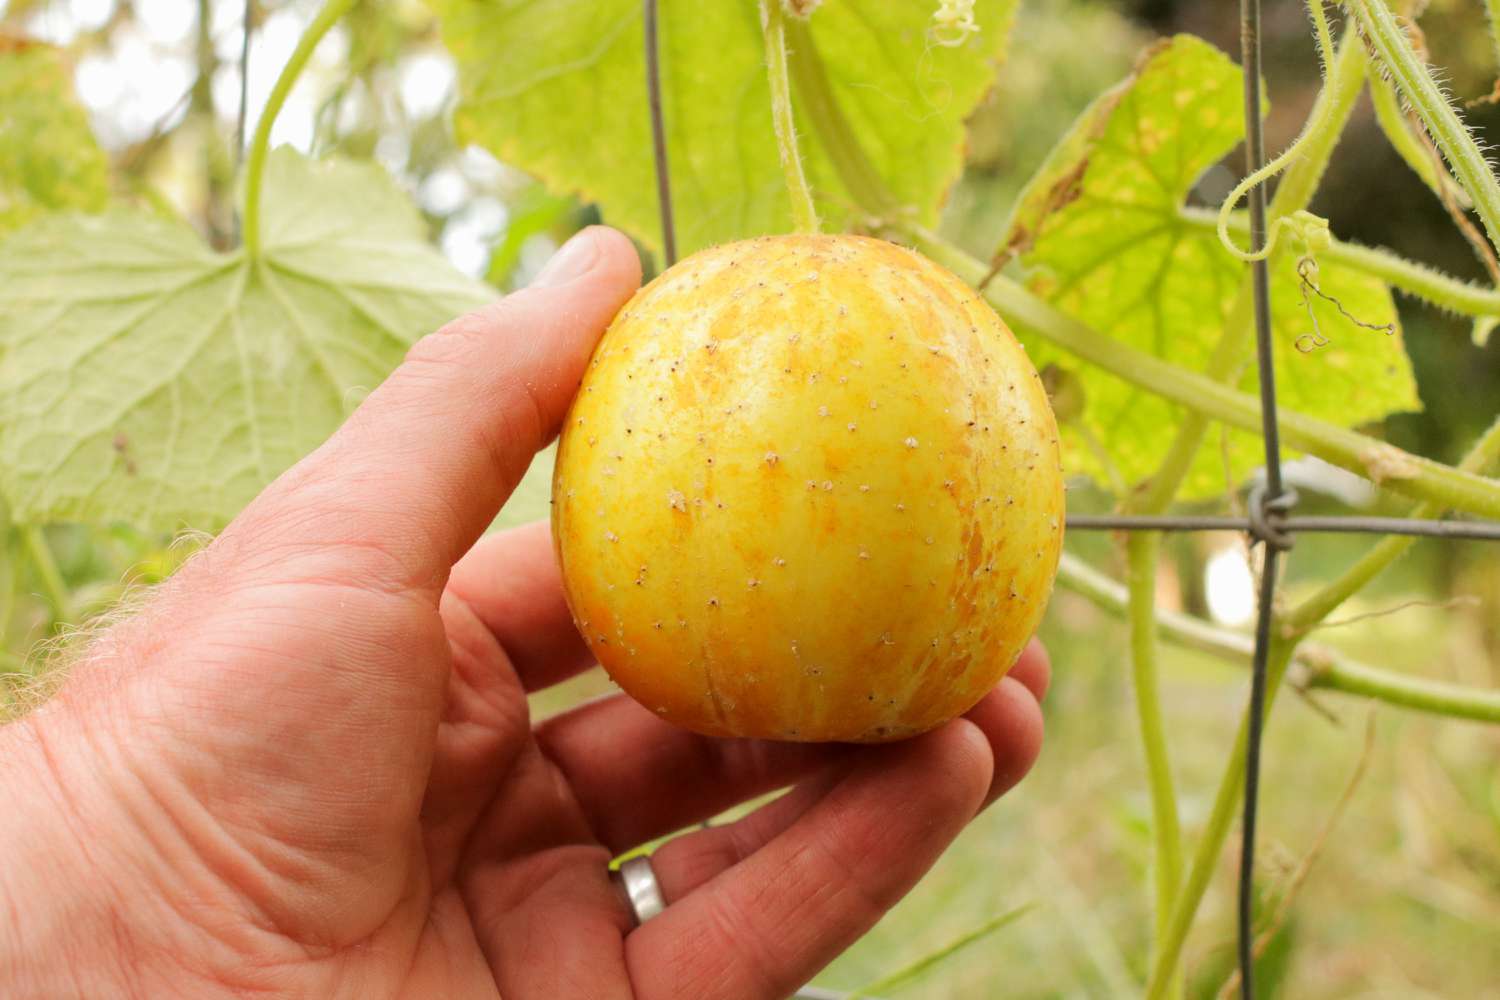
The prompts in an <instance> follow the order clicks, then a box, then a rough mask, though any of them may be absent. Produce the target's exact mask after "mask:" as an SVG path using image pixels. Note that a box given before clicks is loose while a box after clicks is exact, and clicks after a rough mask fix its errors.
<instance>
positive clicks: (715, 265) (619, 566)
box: [552, 235, 1063, 742]
mask: <svg viewBox="0 0 1500 1000" xmlns="http://www.w3.org/2000/svg"><path fill="white" fill-rule="evenodd" d="M552 492H553V515H552V526H553V538H554V543H555V545H556V548H557V553H558V559H559V562H560V565H561V566H562V572H563V580H564V588H565V590H566V593H567V599H568V603H569V606H570V608H571V609H572V612H573V617H574V620H575V622H576V623H577V625H578V627H579V630H580V631H581V632H582V634H583V636H584V638H585V639H586V640H587V642H588V644H589V646H590V648H591V649H592V650H593V652H594V654H595V656H596V657H597V658H598V659H599V662H600V663H601V664H603V666H604V668H605V669H606V670H607V671H608V672H609V674H610V676H611V677H612V678H613V679H614V680H615V681H616V683H618V684H619V685H620V686H621V687H622V688H624V689H625V691H626V692H627V693H629V694H630V695H631V696H632V697H634V698H635V699H636V700H637V701H639V702H640V703H641V704H643V705H645V706H646V707H648V708H650V709H652V710H653V711H655V712H657V713H658V714H660V715H661V716H662V717H663V718H665V719H667V720H669V721H671V722H674V723H676V724H678V725H681V726H684V727H686V728H688V729H692V730H696V731H698V732H701V733H707V734H709V735H714V736H754V737H762V738H770V739H783V740H802V741H814V740H817V741H822V740H839V741H856V742H879V741H886V740H894V739H900V738H903V737H907V736H911V735H914V734H916V733H919V732H922V731H924V730H927V729H931V728H932V727H934V726H937V725H940V724H941V723H943V722H945V721H946V720H948V719H950V718H952V717H954V716H956V715H959V714H961V713H962V712H964V711H966V710H967V709H968V708H970V707H971V706H973V705H974V703H975V702H977V701H978V700H979V699H980V698H981V697H982V696H983V695H984V694H985V692H987V691H988V690H989V689H990V688H991V687H993V686H994V685H995V684H996V682H997V681H998V680H999V679H1000V677H1001V676H1002V675H1003V674H1004V673H1005V671H1006V670H1008V669H1009V668H1010V666H1011V664H1012V663H1014V662H1015V659H1016V657H1017V656H1018V655H1019V654H1020V651H1021V648H1022V647H1023V646H1024V645H1025V643H1026V641H1027V639H1028V638H1029V637H1030V636H1031V634H1032V632H1033V631H1034V629H1035V628H1036V625H1037V623H1038V621H1039V620H1040V618H1041V616H1042V612H1043V610H1044V608H1045V606H1046V602H1047V598H1048V596H1049V594H1050V592H1051V588H1052V580H1053V576H1054V574H1055V573H1056V569H1057V560H1058V556H1059V553H1060V551H1061V547H1062V533H1063V532H1062V520H1063V478H1062V469H1061V463H1060V455H1059V450H1058V438H1057V425H1056V422H1055V421H1054V419H1053V416H1052V411H1051V409H1050V408H1049V406H1048V404H1047V397H1046V394H1045V392H1044V390H1043V388H1042V384H1041V380H1040V378H1039V377H1038V375H1037V373H1036V370H1035V368H1034V367H1033V366H1032V364H1031V362H1030V361H1029V360H1028V359H1027V357H1026V354H1025V351H1024V349H1023V348H1022V347H1021V345H1020V344H1019V343H1018V342H1017V341H1016V339H1015V337H1014V336H1013V335H1012V334H1011V332H1010V330H1009V329H1007V328H1006V326H1005V324H1004V323H1003V322H1001V320H1000V318H999V317H998V316H996V315H995V313H994V311H993V310H992V309H991V308H990V307H989V305H988V304H986V303H985V302H984V301H983V300H982V299H980V298H979V297H978V296H977V295H975V293H974V292H973V290H972V289H970V288H969V287H968V286H967V285H965V284H964V283H963V282H962V281H960V280H959V279H958V278H957V277H956V276H955V275H953V274H952V273H951V272H949V271H947V270H945V269H943V268H941V267H939V266H938V265H936V264H934V263H932V262H931V261H928V260H926V259H925V258H923V257H921V256H919V255H918V254H915V253H913V252H911V251H909V250H906V249H904V248H902V247H898V246H896V245H894V244H891V243H886V242H883V241H881V240H875V239H869V238H866V237H859V236H813V235H793V236H772V237H763V238H760V239H753V240H746V241H743V242H739V243H731V244H726V245H723V246H718V247H713V248H711V249H708V250H704V251H702V252H700V253H697V254H695V255H693V256H692V257H689V258H687V259H686V260H684V261H682V262H680V263H679V264H677V265H676V266H675V267H673V268H671V269H669V270H668V271H666V272H665V273H664V274H662V275H661V276H660V277H658V278H657V279H656V280H654V281H652V282H651V283H650V284H648V285H647V286H646V287H644V288H642V289H641V290H640V291H639V292H638V293H637V294H636V295H635V297H634V298H633V299H632V300H631V301H630V302H629V303H628V304H627V305H626V306H625V308H624V309H623V310H621V312H620V314H619V315H618V316H617V317H616V318H615V320H614V322H613V323H612V324H611V325H610V328H609V330H608V331H607V332H606V333H605V335H604V338H603V339H602V340H601V341H600V343H599V346H598V348H597V349H596V350H595V352H594V356H593V358H592V360H591V361H590V363H589V366H588V368H587V370H586V372H585V375H584V379H583V384H582V386H581V388H580V391H579V394H578V397H577V399H576V400H575V401H574V403H573V406H572V409H571V411H570V412H569V414H568V417H567V421H566V423H565V424H564V427H563V432H562V438H561V442H560V445H559V451H558V457H557V464H556V471H555V473H554V477H553V487H552Z"/></svg>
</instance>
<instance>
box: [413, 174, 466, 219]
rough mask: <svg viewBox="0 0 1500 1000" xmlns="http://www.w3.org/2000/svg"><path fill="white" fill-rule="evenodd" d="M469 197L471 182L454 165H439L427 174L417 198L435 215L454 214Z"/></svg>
mask: <svg viewBox="0 0 1500 1000" xmlns="http://www.w3.org/2000/svg"><path fill="white" fill-rule="evenodd" d="M468 197H469V182H468V181H467V180H465V179H464V175H463V174H461V173H459V172H458V171H457V170H454V169H453V168H452V167H439V168H438V169H437V170H434V171H433V172H432V173H430V174H428V175H427V179H426V180H425V181H423V182H422V189H421V190H420V191H418V192H417V199H418V200H419V201H420V202H421V203H422V207H423V208H424V209H426V210H427V211H429V212H431V213H432V214H433V215H452V214H453V213H454V212H456V211H458V209H459V208H460V207H462V205H463V203H464V201H465V200H466V199H467V198H468Z"/></svg>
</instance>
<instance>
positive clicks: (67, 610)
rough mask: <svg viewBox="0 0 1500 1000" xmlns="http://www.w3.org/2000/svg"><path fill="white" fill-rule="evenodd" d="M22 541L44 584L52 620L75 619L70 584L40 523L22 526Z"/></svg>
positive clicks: (55, 621) (64, 620)
mask: <svg viewBox="0 0 1500 1000" xmlns="http://www.w3.org/2000/svg"><path fill="white" fill-rule="evenodd" d="M21 542H22V544H24V545H25V546H26V554H27V556H28V557H30V559H31V565H32V566H33V567H35V568H36V575H37V578H38V579H39V580H40V581H41V584H42V593H43V596H45V597H46V598H47V603H48V604H49V605H50V606H51V608H52V620H53V623H54V624H56V623H58V622H64V623H66V622H71V621H72V620H73V599H72V597H71V595H70V594H69V592H68V585H67V583H66V582H64V580H63V576H62V572H61V571H59V570H58V568H57V560H56V559H54V558H53V556H52V547H51V546H50V545H48V544H47V535H46V534H45V532H44V531H43V530H42V528H41V527H40V526H39V525H35V524H28V525H24V526H22V527H21Z"/></svg>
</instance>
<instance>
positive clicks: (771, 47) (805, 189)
mask: <svg viewBox="0 0 1500 1000" xmlns="http://www.w3.org/2000/svg"><path fill="white" fill-rule="evenodd" d="M760 26H761V33H762V35H763V37H764V38H765V43H766V75H767V77H768V79H769V80H770V84H771V124H772V125H773V126H774V127H775V129H776V149H777V152H778V153H779V154H780V155H781V171H782V173H783V174H785V175H786V193H787V197H788V198H790V199H791V203H792V228H793V229H795V230H796V231H797V232H799V233H816V232H817V231H818V209H817V206H816V205H814V204H813V196H812V188H810V187H809V186H808V184H807V174H806V173H804V172H803V170H802V153H801V151H799V150H798V149H797V120H796V117H795V116H794V115H793V114H792V85H791V81H790V80H789V79H788V77H787V56H786V12H785V11H784V10H782V9H781V0H760Z"/></svg>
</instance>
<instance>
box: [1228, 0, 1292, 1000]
mask: <svg viewBox="0 0 1500 1000" xmlns="http://www.w3.org/2000/svg"><path fill="white" fill-rule="evenodd" d="M1260 31H1261V19H1260V0H1240V64H1241V67H1242V69H1243V70H1244V84H1245V169H1246V171H1247V172H1249V173H1254V172H1255V171H1257V170H1259V169H1260V167H1261V164H1262V163H1264V162H1265V153H1266V151H1265V134H1264V131H1263V129H1262V126H1261V108H1260V88H1261V79H1260V69H1261V66H1260V64H1261V57H1260V53H1261V37H1260ZM1265 242H1266V189H1265V186H1264V185H1257V186H1256V187H1255V188H1253V189H1252V190H1251V192H1250V247H1251V251H1252V252H1257V251H1259V250H1260V249H1261V248H1262V247H1264V246H1265ZM1267 263H1268V262H1267V261H1265V260H1258V261H1255V262H1254V263H1253V264H1251V265H1250V266H1251V275H1252V282H1253V284H1252V290H1253V293H1254V299H1253V301H1254V305H1255V356H1256V361H1257V363H1258V365H1259V373H1258V374H1259V381H1260V406H1261V428H1262V433H1263V436H1264V439H1265V447H1266V457H1265V462H1266V488H1265V490H1264V492H1262V493H1260V495H1259V496H1258V498H1257V499H1258V500H1259V502H1260V503H1261V504H1263V505H1268V504H1270V503H1274V502H1275V501H1276V500H1278V499H1279V498H1280V497H1281V496H1282V489H1283V487H1282V479H1281V440H1280V428H1279V426H1278V423H1277V419H1276V371H1275V368H1274V367H1273V358H1272V350H1271V289H1270V273H1269V268H1268V266H1267ZM1265 509H1266V508H1265V507H1264V506H1263V507H1262V508H1261V510H1262V512H1264V510H1265ZM1262 524H1264V518H1262ZM1278 535H1279V533H1277V534H1272V533H1262V535H1261V537H1260V541H1261V542H1263V543H1264V545H1265V559H1264V563H1263V566H1262V569H1261V578H1260V593H1259V598H1260V602H1259V606H1258V608H1257V610H1256V619H1255V656H1254V660H1253V663H1252V672H1251V680H1250V706H1249V712H1248V724H1247V728H1248V733H1247V737H1248V739H1247V743H1246V748H1245V806H1244V818H1243V823H1242V829H1243V833H1242V837H1241V840H1240V872H1239V964H1240V995H1241V997H1243V998H1244V1000H1253V998H1254V996H1255V985H1254V964H1255V954H1254V951H1255V927H1254V923H1253V918H1254V913H1253V910H1254V903H1255V821H1256V805H1257V802H1258V800H1259V796H1260V742H1261V729H1262V727H1263V725H1264V716H1265V699H1266V666H1267V660H1268V658H1269V652H1270V644H1271V605H1272V600H1273V598H1274V597H1275V593H1276V570H1277V562H1278V557H1279V556H1280V554H1281V546H1282V545H1283V544H1285V541H1284V536H1280V537H1278Z"/></svg>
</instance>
